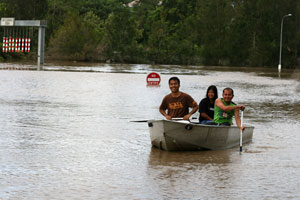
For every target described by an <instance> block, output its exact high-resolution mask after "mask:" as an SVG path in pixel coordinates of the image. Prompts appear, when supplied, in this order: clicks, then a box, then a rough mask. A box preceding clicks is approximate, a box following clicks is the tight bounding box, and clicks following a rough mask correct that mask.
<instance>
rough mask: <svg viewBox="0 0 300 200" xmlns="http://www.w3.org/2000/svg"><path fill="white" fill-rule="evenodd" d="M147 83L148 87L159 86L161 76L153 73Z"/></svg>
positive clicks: (148, 77) (149, 75)
mask: <svg viewBox="0 0 300 200" xmlns="http://www.w3.org/2000/svg"><path fill="white" fill-rule="evenodd" d="M146 81H147V85H159V83H160V76H159V74H158V73H155V72H151V73H150V74H148V76H147V79H146Z"/></svg>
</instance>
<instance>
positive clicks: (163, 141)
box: [148, 120, 254, 151]
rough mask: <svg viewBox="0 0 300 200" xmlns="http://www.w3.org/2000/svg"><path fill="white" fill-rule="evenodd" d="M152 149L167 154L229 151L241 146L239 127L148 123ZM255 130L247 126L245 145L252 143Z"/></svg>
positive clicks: (244, 138)
mask: <svg viewBox="0 0 300 200" xmlns="http://www.w3.org/2000/svg"><path fill="white" fill-rule="evenodd" d="M148 126H149V130H150V138H151V143H152V146H154V147H157V148H159V149H162V150H166V151H194V150H218V149H228V148H232V147H235V146H238V145H239V144H240V129H239V128H238V127H237V126H211V125H202V124H196V123H189V122H187V121H172V120H151V121H148ZM253 130H254V127H253V126H248V125H246V129H245V130H244V131H243V144H245V143H248V142H250V141H251V140H252V136H253Z"/></svg>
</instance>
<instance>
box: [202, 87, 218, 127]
mask: <svg viewBox="0 0 300 200" xmlns="http://www.w3.org/2000/svg"><path fill="white" fill-rule="evenodd" d="M217 98H218V89H217V87H216V86H215V85H211V86H209V87H208V88H207V91H206V97H205V98H204V99H202V100H201V102H200V103H199V113H200V115H199V123H200V124H209V123H211V122H212V121H213V119H214V106H215V101H216V99H217Z"/></svg>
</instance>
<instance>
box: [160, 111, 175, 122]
mask: <svg viewBox="0 0 300 200" xmlns="http://www.w3.org/2000/svg"><path fill="white" fill-rule="evenodd" d="M159 112H160V113H161V114H162V115H163V116H164V117H165V118H166V119H168V120H171V119H172V118H171V116H170V115H168V114H167V113H166V110H164V109H159Z"/></svg>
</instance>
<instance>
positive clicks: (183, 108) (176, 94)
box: [159, 77, 198, 120]
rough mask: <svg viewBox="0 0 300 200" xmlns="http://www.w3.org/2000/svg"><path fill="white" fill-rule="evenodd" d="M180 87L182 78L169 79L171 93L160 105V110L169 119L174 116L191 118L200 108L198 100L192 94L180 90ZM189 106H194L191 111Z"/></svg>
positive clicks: (184, 118)
mask: <svg viewBox="0 0 300 200" xmlns="http://www.w3.org/2000/svg"><path fill="white" fill-rule="evenodd" d="M179 87H180V80H179V79H178V78H177V77H172V78H170V79H169V88H170V90H171V93H170V94H168V95H166V96H165V97H164V99H163V101H162V103H161V105H160V107H159V112H160V113H161V114H162V115H163V116H164V117H165V118H166V119H168V120H171V119H172V118H183V120H189V118H190V117H191V116H192V114H194V113H195V112H197V110H198V105H197V103H196V101H195V100H194V99H193V98H192V97H191V96H190V95H188V94H186V93H184V92H181V91H179ZM189 108H192V110H191V112H189ZM166 110H167V112H166Z"/></svg>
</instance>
